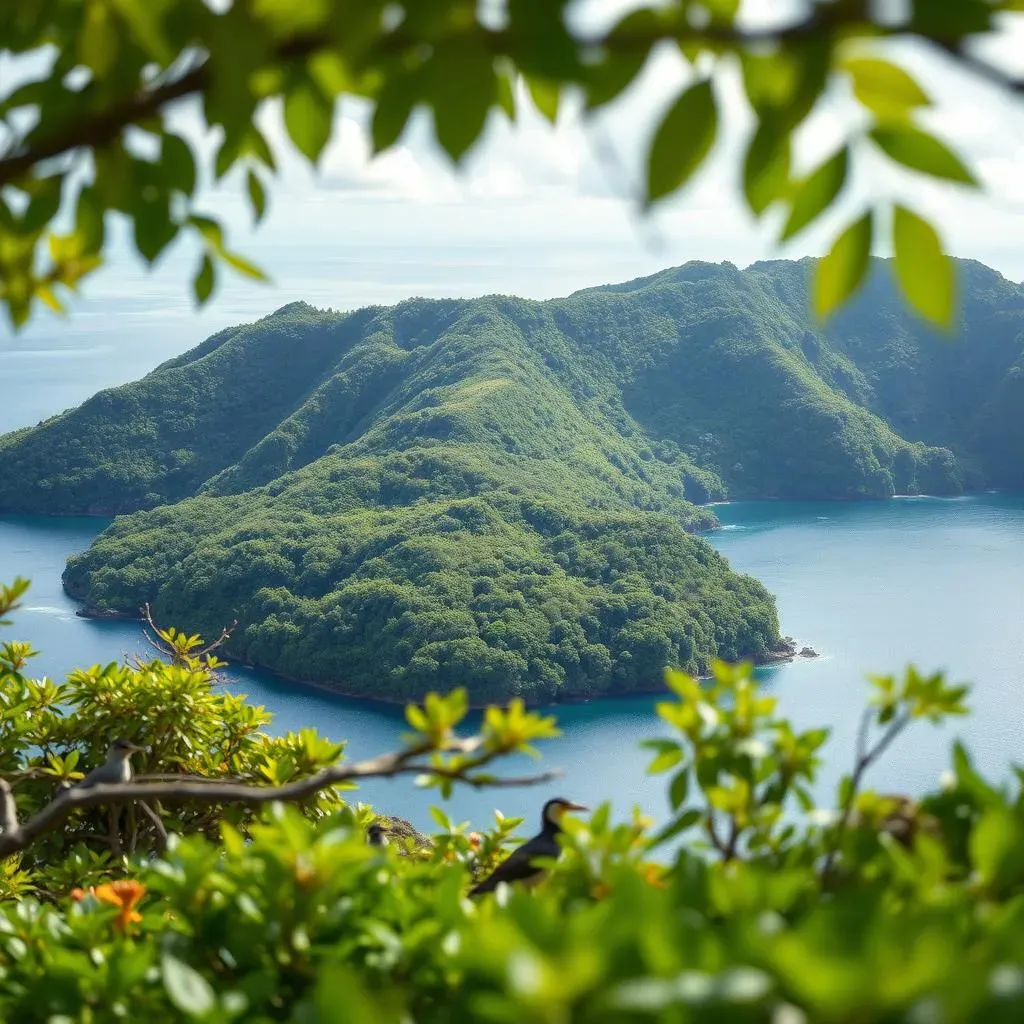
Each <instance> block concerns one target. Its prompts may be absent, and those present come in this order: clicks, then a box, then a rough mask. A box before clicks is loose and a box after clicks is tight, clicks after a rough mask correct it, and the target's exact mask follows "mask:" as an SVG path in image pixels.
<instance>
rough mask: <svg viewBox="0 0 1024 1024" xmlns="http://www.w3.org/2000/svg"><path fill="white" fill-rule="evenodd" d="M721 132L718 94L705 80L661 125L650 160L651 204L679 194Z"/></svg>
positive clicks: (692, 88)
mask: <svg viewBox="0 0 1024 1024" xmlns="http://www.w3.org/2000/svg"><path fill="white" fill-rule="evenodd" d="M717 132H718V110H717V107H716V105H715V94H714V91H713V90H712V87H711V82H710V80H708V79H705V80H703V81H700V82H697V83H696V84H695V85H691V86H690V87H689V88H687V89H686V90H684V91H683V93H682V94H681V95H680V96H679V98H678V99H677V100H676V101H675V103H674V104H673V105H672V107H671V108H670V109H669V111H668V113H667V114H666V115H665V117H664V119H663V120H662V122H661V124H660V125H659V126H658V130H657V132H656V133H655V135H654V140H653V142H652V143H651V150H650V154H649V156H648V160H647V197H648V201H649V202H653V201H654V200H656V199H660V198H662V197H663V196H667V195H669V194H670V193H672V192H675V191H676V190H677V189H679V188H680V187H682V185H684V184H685V183H686V182H687V181H688V180H689V179H690V178H691V177H692V176H693V173H694V172H695V171H696V170H697V168H698V167H700V165H701V164H702V163H703V162H704V158H705V157H706V156H707V155H708V153H709V152H710V151H711V148H712V146H713V145H714V143H715V137H716V135H717Z"/></svg>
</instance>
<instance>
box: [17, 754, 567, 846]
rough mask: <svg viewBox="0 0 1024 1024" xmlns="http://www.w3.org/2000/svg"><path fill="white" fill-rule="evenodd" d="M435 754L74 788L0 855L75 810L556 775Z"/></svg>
mask: <svg viewBox="0 0 1024 1024" xmlns="http://www.w3.org/2000/svg"><path fill="white" fill-rule="evenodd" d="M482 745H483V738H482V737H481V736H471V737H469V738H467V739H453V740H450V741H449V742H448V743H446V745H445V747H444V751H443V752H448V753H458V754H463V755H468V754H473V753H474V752H475V751H478V750H479V749H480V747H481V746H482ZM438 752H439V751H437V750H436V748H435V747H434V746H433V745H432V744H430V743H426V742H424V743H421V744H418V745H416V746H412V747H407V748H406V749H405V750H401V751H398V752H397V753H392V754H381V755H379V756H378V757H373V758H370V759H368V760H366V761H358V762H355V763H353V764H341V765H333V766H332V767H330V768H325V769H323V770H322V771H320V772H317V773H316V774H315V775H311V776H309V777H308V778H305V779H300V780H298V781H296V782H289V783H286V784H285V785H283V786H247V785H244V784H241V783H237V782H221V781H211V780H209V779H207V778H202V777H200V778H199V779H197V778H196V777H195V776H182V777H180V781H175V782H157V783H142V782H134V781H133V782H127V783H119V784H116V785H97V786H91V787H89V788H86V789H83V788H79V787H75V788H72V789H68V790H65V791H63V792H62V793H60V794H59V795H58V796H57V797H56V798H55V799H54V800H52V801H51V802H50V803H49V804H47V805H46V806H45V807H43V808H42V810H40V811H39V812H38V813H37V814H35V815H33V816H32V817H31V818H29V819H28V821H26V822H24V824H22V825H21V826H20V827H15V828H14V829H12V830H11V831H7V830H6V829H5V831H4V833H3V835H0V857H8V856H10V855H11V854H12V853H17V852H18V851H20V850H24V849H25V848H26V847H27V846H29V845H31V844H32V843H33V842H34V841H35V840H36V839H37V838H38V837H39V836H41V835H44V834H46V833H47V832H50V831H52V830H53V829H55V828H57V827H58V826H59V825H60V824H61V823H62V822H63V821H64V820H65V819H66V818H67V817H68V815H70V814H71V812H72V811H74V810H84V809H86V808H90V807H98V806H103V805H105V806H109V805H115V804H124V803H130V802H132V801H136V800H145V801H157V800H160V801H164V802H166V803H181V802H187V801H197V802H199V803H207V804H218V803H221V804H266V803H272V802H276V801H279V802H282V803H289V802H295V801H299V800H304V799H306V798H307V797H310V796H313V795H314V794H316V793H319V792H320V791H321V790H324V789H329V788H331V787H332V786H337V785H338V784H340V783H343V782H350V781H354V780H357V779H368V778H394V777H395V776H398V775H426V776H436V777H440V778H444V779H451V780H452V781H454V782H461V783H463V784H465V785H469V786H473V787H476V788H484V787H488V788H490V787H508V786H530V785H536V784H537V783H542V782H548V781H550V780H551V779H553V778H556V777H557V776H558V774H559V773H558V772H555V771H549V772H541V773H539V774H537V775H529V776H524V777H518V778H495V777H493V776H490V775H486V776H485V775H476V774H473V773H474V772H476V771H477V769H479V768H482V767H483V766H484V765H486V764H489V763H490V762H491V761H493V760H495V759H496V758H498V757H500V756H501V755H502V754H504V753H507V751H504V750H488V751H484V752H482V753H480V754H478V755H477V756H475V757H472V758H471V759H470V760H469V761H467V762H465V763H463V764H462V765H460V766H458V767H447V766H444V765H437V764H432V763H431V762H429V761H427V760H424V758H425V756H426V755H427V754H433V753H438ZM0 781H2V780H0Z"/></svg>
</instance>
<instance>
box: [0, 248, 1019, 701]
mask: <svg viewBox="0 0 1024 1024" xmlns="http://www.w3.org/2000/svg"><path fill="white" fill-rule="evenodd" d="M958 271H959V278H960V289H961V313H962V317H961V321H962V322H961V328H960V330H959V332H958V336H957V338H956V339H955V340H950V339H943V338H941V337H937V336H936V335H935V333H934V332H933V331H932V330H931V329H930V328H928V327H927V326H926V325H925V324H924V323H923V322H921V321H919V320H917V319H916V318H915V317H914V315H913V314H911V313H910V312H908V311H907V310H906V308H905V307H904V305H903V303H902V300H901V299H900V297H899V295H898V294H897V292H896V289H895V288H894V286H893V283H892V279H891V274H890V270H889V268H888V266H886V265H885V264H884V263H883V262H881V261H880V262H879V263H878V264H877V265H876V266H875V267H874V269H873V272H872V275H871V278H870V281H869V282H868V284H867V286H866V287H865V289H864V290H863V291H862V293H861V294H860V296H859V297H858V298H857V300H856V301H854V302H853V303H852V304H851V305H850V306H849V307H848V308H847V309H845V310H844V311H843V312H842V313H841V314H840V315H839V316H837V317H836V318H835V319H834V320H833V321H831V322H830V323H829V324H828V325H827V326H826V327H824V328H822V327H821V326H820V325H816V324H815V323H813V321H812V320H811V318H810V316H809V314H808V312H807V280H808V275H809V272H810V262H809V261H806V260H805V261H801V262H782V261H777V262H771V263H760V264H755V265H753V266H752V267H750V268H748V269H747V270H745V271H740V270H738V269H737V268H735V267H733V266H732V265H729V264H725V265H718V266H716V265H709V264H703V263H693V264H687V265H686V266H683V267H680V268H676V269H672V270H667V271H665V272H663V273H661V274H658V275H655V276H654V277H651V278H646V279H642V280H638V281H633V282H629V283H626V284H621V285H613V286H606V287H601V288H595V289H590V290H586V291H583V292H579V293H576V294H574V295H572V296H570V297H568V298H566V299H559V300H553V301H549V302H532V301H526V300H522V299H516V298H510V297H503V296H489V297H485V298H480V299H474V300H441V301H429V300H422V299H415V300H410V301H408V302H404V303H401V304H400V305H398V306H395V307H388V308H383V307H371V308H366V309H362V310H358V311H355V312H351V313H336V312H331V311H321V310H315V309H313V308H312V307H310V306H308V305H306V304H304V303H292V304H290V305H288V306H285V307H283V308H282V309H279V310H278V311H277V312H276V313H274V314H272V315H270V316H268V317H265V318H264V319H262V320H260V321H258V322H256V323H254V324H249V325H244V326H241V327H237V328H231V329H228V330H225V331H222V332H220V333H218V334H216V335H214V336H213V337H211V338H209V339H207V340H206V341H205V342H203V343H202V344H201V345H199V346H198V347H196V348H195V349H193V350H192V351H190V352H188V353H186V354H185V355H183V356H181V357H179V358H177V359H174V360H171V361H169V362H167V363H165V364H163V365H162V366H160V367H159V368H158V369H156V370H154V371H153V372H152V373H150V374H148V375H147V376H146V377H144V378H143V379H142V380H140V381H137V382H135V383H133V384H129V385H125V386H123V387H119V388H114V389H110V390H107V391H103V392H101V393H99V394H98V395H96V396H94V397H93V398H91V399H90V400H89V401H87V402H86V403H84V404H83V405H82V406H81V407H79V408H78V409H76V410H73V411H70V412H67V413H64V414H62V415H60V416H56V417H54V418H52V419H51V420H48V421H46V422H45V423H42V424H40V425H39V426H37V427H35V428H31V429H26V430H22V431H17V432H15V433H13V434H10V435H8V436H6V437H5V438H2V439H0V512H5V513H23V514H88V515H104V516H106V515H117V516H118V518H117V519H116V520H115V521H114V523H113V524H112V525H111V526H110V527H109V528H108V529H107V530H106V531H104V533H103V534H101V535H100V537H99V538H98V539H97V541H96V542H95V544H94V545H93V546H92V547H91V548H90V549H89V551H87V552H85V553H84V554H82V555H80V556H78V557H76V558H74V559H72V560H71V562H70V563H69V565H68V568H67V571H66V573H65V577H64V581H65V586H66V588H67V590H68V592H69V593H71V594H72V595H74V596H75V597H77V598H79V599H81V600H82V601H83V602H84V604H85V607H86V609H87V611H88V612H89V613H91V614H112V613H127V614H133V613H135V612H136V610H137V609H138V608H139V607H140V605H142V604H143V603H144V602H147V601H148V602H150V603H151V604H152V606H153V609H154V614H155V615H156V616H157V618H158V619H159V620H160V621H163V622H167V623H174V624H175V625H178V626H181V627H184V628H187V629H194V630H197V631H201V632H204V633H206V634H209V635H215V634H216V632H217V631H218V630H219V629H220V627H221V626H222V625H224V624H226V623H228V622H230V621H232V620H234V619H237V620H238V622H239V626H238V628H237V630H236V632H235V634H234V636H233V637H232V640H231V645H230V648H229V651H228V653H230V654H231V656H233V657H234V658H237V659H239V660H241V661H244V662H247V663H250V664H256V665H260V666H264V667H267V668H270V669H272V670H274V671H276V672H279V673H281V674H282V675H285V676H289V677H292V678H302V679H305V680H308V681H312V682H318V683H323V684H326V685H330V686H333V687H335V688H337V689H339V690H341V691H343V692H346V693H350V694H358V695H364V696H369V697H376V698H379V699H390V700H406V699H409V698H413V697H418V696H421V695H422V694H423V693H425V692H426V691H428V690H430V689H442V690H445V689H449V688H451V687H452V686H454V685H464V686H466V687H467V688H468V690H469V692H470V694H471V697H472V700H473V701H474V702H475V703H478V704H480V703H485V702H487V701H489V700H503V699H507V698H509V697H511V696H516V695H519V696H523V697H524V698H526V699H527V700H529V701H531V702H544V701H550V700H565V699H573V698H583V697H590V696H597V695H602V694H618V693H629V692H637V691H642V690H646V689H651V688H656V687H659V686H660V684H661V678H662V670H663V667H664V666H665V665H666V664H670V665H676V666H680V667H682V668H684V669H686V670H687V671H689V672H691V673H695V674H700V673H703V672H704V671H705V670H706V669H707V666H708V663H709V661H710V660H711V658H713V657H715V656H719V657H722V658H725V659H728V660H735V659H738V658H741V657H750V658H753V659H755V660H758V661H764V660H769V659H771V658H772V657H777V656H779V655H780V654H781V653H783V652H785V650H786V649H787V648H786V645H785V643H784V641H783V640H782V638H781V636H780V630H779V623H778V617H777V613H776V609H775V604H774V601H773V599H772V597H771V595H770V594H769V593H768V592H767V591H766V590H765V589H764V588H763V587H762V586H761V585H760V584H759V583H757V582H756V581H755V580H752V579H750V578H749V577H745V576H742V575H739V574H737V573H734V572H733V571H732V570H731V569H730V568H729V566H728V564H727V562H726V561H725V560H724V559H723V558H722V557H721V556H719V555H718V554H717V553H716V552H715V551H714V550H713V549H712V547H711V546H710V545H709V544H707V543H706V542H705V541H703V540H702V539H701V538H700V537H698V536H695V534H697V533H699V532H700V531H702V530H706V529H710V528H713V527H714V526H715V525H716V520H715V517H714V515H713V512H712V510H711V509H709V508H707V507H701V506H706V505H707V503H709V502H713V501H716V500H724V499H727V498H792V499H868V498H882V497H887V496H890V495H892V494H894V493H931V494H955V493H959V492H961V491H963V490H965V489H980V488H985V487H998V488H1004V487H1005V488H1011V487H1020V486H1022V485H1024V415H1022V413H1021V410H1022V409H1024V288H1021V286H1019V285H1016V284H1013V283H1011V282H1008V281H1006V280H1005V279H1004V278H1002V277H1001V276H1000V275H999V274H997V273H996V272H994V271H992V270H989V269H988V268H986V267H983V266H981V265H979V264H977V263H972V262H967V261H961V262H959V263H958Z"/></svg>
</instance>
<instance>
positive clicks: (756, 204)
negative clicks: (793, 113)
mask: <svg viewBox="0 0 1024 1024" xmlns="http://www.w3.org/2000/svg"><path fill="white" fill-rule="evenodd" d="M791 148H792V147H791V144H790V138H789V135H788V133H786V132H784V131H782V130H781V129H780V128H779V126H778V125H776V124H773V123H772V122H771V121H762V122H761V123H760V124H759V125H758V127H757V131H756V132H754V135H753V136H752V137H751V140H750V143H749V145H748V146H747V155H746V159H745V161H744V164H743V191H744V194H745V195H746V197H747V205H748V206H749V207H750V209H751V210H752V211H753V213H754V214H755V215H757V216H760V215H761V214H762V213H764V211H765V210H766V209H767V208H768V207H769V206H771V204H772V203H773V202H775V200H777V199H781V198H782V197H783V196H785V194H786V192H787V191H788V189H789V173H790V160H791Z"/></svg>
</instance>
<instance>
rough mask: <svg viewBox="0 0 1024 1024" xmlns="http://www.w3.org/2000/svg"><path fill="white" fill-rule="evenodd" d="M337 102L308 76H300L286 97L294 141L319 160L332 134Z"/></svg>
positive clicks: (287, 122)
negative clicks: (335, 103)
mask: <svg viewBox="0 0 1024 1024" xmlns="http://www.w3.org/2000/svg"><path fill="white" fill-rule="evenodd" d="M333 115H334V104H333V103H332V102H331V101H330V100H329V99H327V97H325V96H324V94H323V93H322V92H321V91H320V90H319V89H318V88H317V87H316V85H315V84H314V82H313V80H312V79H310V78H308V77H303V78H300V79H299V80H298V81H297V82H296V83H295V84H294V85H293V86H292V87H291V88H290V89H289V90H288V93H287V94H286V96H285V98H284V124H285V127H286V128H287V129H288V134H289V135H290V136H291V140H292V142H294V143H295V145H296V147H297V148H298V150H299V152H300V153H302V154H303V156H305V157H306V158H307V159H308V160H309V161H310V162H311V163H316V161H317V158H318V157H319V156H320V154H321V152H323V148H324V146H326V145H327V140H328V139H329V138H330V137H331V121H332V118H333Z"/></svg>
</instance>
